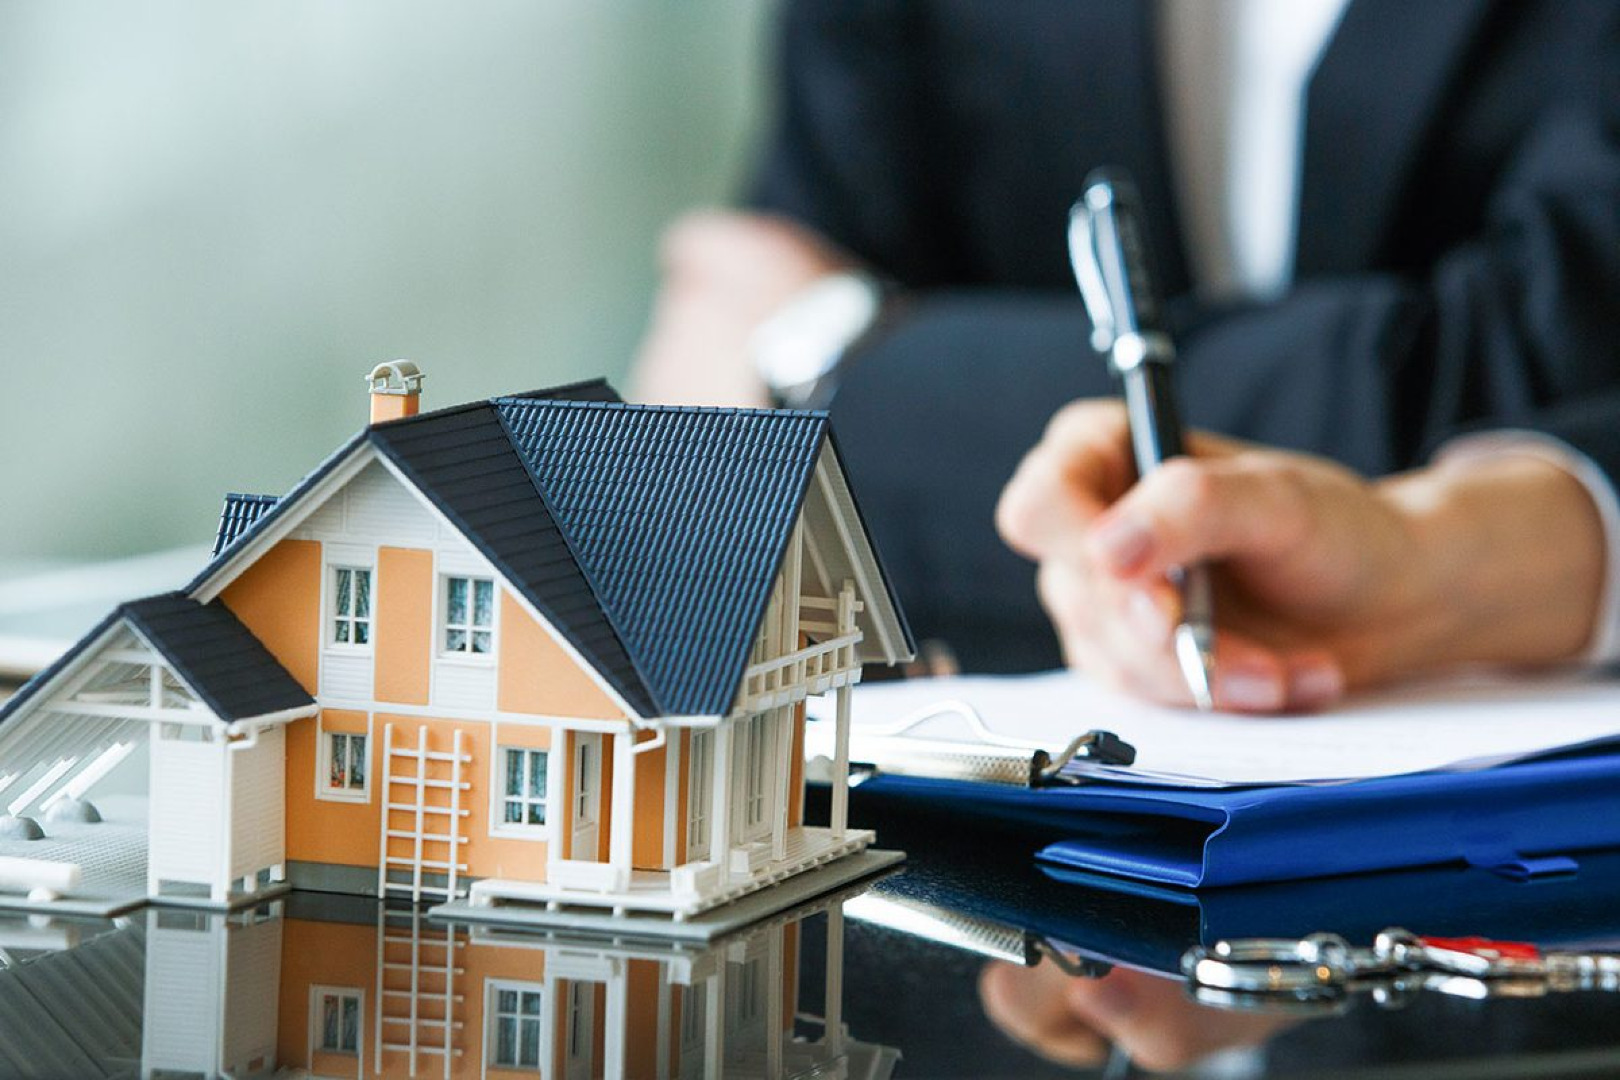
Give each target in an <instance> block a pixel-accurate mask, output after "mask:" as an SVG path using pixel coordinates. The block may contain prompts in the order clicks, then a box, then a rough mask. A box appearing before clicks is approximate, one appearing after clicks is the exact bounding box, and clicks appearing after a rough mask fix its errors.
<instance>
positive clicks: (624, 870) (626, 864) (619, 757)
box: [608, 731, 636, 889]
mask: <svg viewBox="0 0 1620 1080" xmlns="http://www.w3.org/2000/svg"><path fill="white" fill-rule="evenodd" d="M635 741H636V735H635V732H633V731H626V732H622V733H621V734H618V735H615V736H613V802H612V807H613V818H612V820H611V821H609V822H608V862H610V863H612V865H613V869H614V875H615V876H616V877H618V878H619V879H620V882H619V888H621V889H627V888H629V887H630V863H631V860H632V858H633V857H634V852H635V842H636V818H635V813H636V755H635V753H634V750H635Z"/></svg>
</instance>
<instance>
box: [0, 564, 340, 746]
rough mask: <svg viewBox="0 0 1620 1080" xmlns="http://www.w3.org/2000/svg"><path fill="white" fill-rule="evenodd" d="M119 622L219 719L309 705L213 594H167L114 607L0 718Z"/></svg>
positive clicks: (0, 716)
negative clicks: (205, 599) (204, 600)
mask: <svg viewBox="0 0 1620 1080" xmlns="http://www.w3.org/2000/svg"><path fill="white" fill-rule="evenodd" d="M119 622H125V623H128V624H129V625H130V626H131V627H133V628H134V629H135V630H136V632H138V633H139V634H140V635H141V636H142V637H143V638H145V639H146V641H147V642H148V643H149V644H151V646H152V648H154V649H156V650H157V651H158V652H159V653H160V654H162V656H163V658H164V659H165V660H167V661H168V662H169V664H170V665H171V666H172V667H173V668H174V670H175V671H176V672H177V673H178V674H179V675H180V677H181V678H182V679H184V680H185V682H186V685H187V686H189V687H190V688H191V690H192V691H193V692H194V693H195V694H196V695H197V697H198V698H199V699H200V700H201V701H202V703H203V704H205V705H207V706H208V708H209V709H211V710H212V711H213V713H214V715H215V716H217V717H218V718H219V719H220V720H222V721H224V722H226V723H230V722H232V721H236V720H247V719H251V718H253V717H256V716H267V715H269V714H272V713H279V712H287V711H289V710H293V709H302V708H307V707H309V706H312V705H314V704H315V699H314V698H312V697H310V696H309V693H308V691H306V690H305V689H304V688H303V687H302V686H300V685H298V683H297V681H295V680H294V679H293V677H292V676H291V675H289V674H288V673H287V669H286V668H284V667H282V666H281V664H280V663H278V662H277V660H276V658H275V657H273V656H271V655H270V653H269V651H268V650H266V649H265V647H264V646H263V645H262V644H260V642H259V639H258V638H256V637H254V636H253V634H252V632H251V631H249V630H248V628H247V627H245V626H243V625H242V623H241V621H240V620H238V619H237V617H236V616H235V615H234V614H232V613H231V610H230V609H229V608H227V607H226V606H225V605H224V604H222V603H220V602H219V601H217V600H216V601H214V602H212V603H208V604H200V603H198V602H197V601H196V600H193V599H192V598H191V597H189V596H187V595H185V594H184V593H179V592H172V593H161V594H159V595H157V596H149V597H146V598H145V599H143V600H132V601H130V602H128V603H125V604H120V605H118V607H116V608H114V609H113V610H112V612H111V613H109V614H108V615H107V617H106V618H104V619H102V620H101V622H100V623H98V624H97V625H96V627H95V629H93V630H91V631H90V633H88V634H86V635H85V636H84V637H83V638H81V639H80V640H79V642H78V644H76V645H74V647H73V648H71V649H69V650H68V651H67V652H66V653H64V654H63V655H62V656H60V657H58V658H57V659H56V662H55V663H53V664H51V666H50V667H47V668H46V669H45V670H44V671H41V672H40V673H39V674H38V675H35V676H34V677H33V678H32V679H30V680H28V682H27V683H25V684H24V685H23V687H22V689H21V690H19V691H17V693H16V695H15V696H13V697H12V698H11V699H10V700H9V701H7V702H6V703H5V704H4V705H0V724H4V723H5V722H6V720H8V719H10V718H11V717H12V716H14V715H16V714H17V713H18V712H20V711H21V710H22V708H23V706H24V705H26V704H27V703H28V702H29V701H31V700H32V699H33V698H34V697H36V696H37V695H38V694H39V693H40V692H41V691H43V690H44V689H45V688H46V687H47V686H50V685H51V684H53V683H54V682H55V681H56V678H57V676H58V675H60V674H61V673H62V672H64V671H65V670H67V668H69V667H70V666H72V665H73V664H74V662H75V661H77V660H78V659H79V658H80V657H81V656H83V655H84V653H85V652H86V651H87V650H89V649H90V648H91V647H92V646H93V645H95V643H96V642H98V641H99V640H101V639H102V637H103V636H104V635H105V633H106V631H107V630H108V629H110V628H111V627H112V626H114V625H115V624H117V623H119Z"/></svg>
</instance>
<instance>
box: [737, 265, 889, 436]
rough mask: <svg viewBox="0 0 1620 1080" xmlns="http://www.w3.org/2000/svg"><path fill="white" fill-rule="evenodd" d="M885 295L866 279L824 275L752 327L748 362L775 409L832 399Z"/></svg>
mask: <svg viewBox="0 0 1620 1080" xmlns="http://www.w3.org/2000/svg"><path fill="white" fill-rule="evenodd" d="M884 296H885V290H884V288H883V285H882V284H881V283H880V282H879V281H878V280H877V279H876V278H875V277H873V276H872V275H871V274H865V273H860V272H857V271H846V272H842V273H837V274H829V275H827V276H826V277H822V278H819V279H818V280H816V281H815V282H814V283H812V284H810V285H808V286H806V287H805V288H804V289H803V290H801V291H800V292H798V293H797V294H795V295H794V296H793V297H792V298H790V299H789V300H788V301H787V303H785V304H783V305H782V306H781V307H780V308H778V309H777V310H776V311H775V312H773V313H772V314H771V316H770V317H769V318H767V319H766V320H765V321H764V322H762V323H760V324H759V326H758V327H757V328H755V330H754V333H753V335H752V336H751V337H750V338H749V342H748V351H749V354H750V358H751V359H752V360H753V363H754V370H755V371H757V372H758V373H759V375H760V378H762V379H764V380H765V385H766V386H767V387H769V388H770V391H771V395H772V396H773V397H774V398H775V399H776V402H777V404H778V405H780V406H782V407H784V408H789V409H814V408H821V407H823V406H825V405H826V404H827V402H828V401H830V400H831V399H832V393H833V390H834V389H835V388H836V381H837V380H836V376H837V374H838V370H839V366H840V365H841V364H842V363H843V362H844V360H845V358H846V357H848V356H850V355H851V354H852V353H853V352H854V351H855V345H856V344H857V343H858V342H860V341H862V340H863V339H864V338H866V337H867V336H868V335H869V334H870V332H871V331H872V329H873V328H874V327H875V326H876V325H877V323H878V321H879V316H880V315H881V314H882V313H883V309H884Z"/></svg>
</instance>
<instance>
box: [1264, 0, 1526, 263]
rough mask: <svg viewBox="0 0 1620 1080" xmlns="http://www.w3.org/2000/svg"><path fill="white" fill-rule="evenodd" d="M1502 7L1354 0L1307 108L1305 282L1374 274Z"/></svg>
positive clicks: (1482, 1)
mask: <svg viewBox="0 0 1620 1080" xmlns="http://www.w3.org/2000/svg"><path fill="white" fill-rule="evenodd" d="M1495 3H1496V0H1421V2H1417V0H1352V3H1351V4H1350V6H1349V8H1348V9H1347V10H1346V11H1345V13H1344V18H1343V20H1342V21H1341V22H1340V24H1339V27H1338V29H1337V30H1336V31H1335V33H1334V35H1333V38H1332V40H1331V41H1329V43H1328V47H1327V50H1326V51H1325V52H1324V54H1323V56H1322V60H1321V62H1320V64H1319V65H1318V66H1317V69H1316V72H1315V74H1314V75H1313V76H1312V78H1311V82H1310V86H1309V88H1308V90H1307V93H1306V98H1305V136H1304V138H1305V145H1304V154H1303V163H1302V167H1301V170H1302V171H1301V176H1300V204H1299V233H1298V235H1299V249H1298V255H1297V259H1296V263H1295V273H1296V274H1297V275H1298V276H1300V277H1305V276H1308V275H1311V274H1320V273H1344V272H1349V271H1355V270H1361V269H1366V268H1368V267H1370V266H1373V265H1375V264H1376V263H1377V261H1378V260H1379V259H1380V258H1381V257H1383V256H1384V255H1385V254H1386V252H1387V249H1388V245H1389V240H1390V237H1389V236H1388V232H1389V229H1390V228H1391V226H1392V225H1393V223H1394V221H1395V217H1396V215H1397V213H1398V212H1399V209H1400V206H1399V199H1400V195H1399V192H1400V188H1401V185H1402V182H1403V181H1404V180H1405V178H1406V176H1407V174H1408V172H1409V171H1410V169H1411V168H1412V167H1413V165H1414V164H1415V163H1416V162H1417V159H1418V155H1419V154H1420V152H1421V150H1422V145H1423V142H1424V140H1425V139H1426V138H1427V137H1428V135H1429V133H1430V132H1431V131H1432V130H1433V128H1434V125H1435V123H1436V121H1437V120H1438V119H1439V118H1440V114H1441V110H1442V106H1443V104H1444V99H1445V95H1446V91H1447V90H1448V89H1450V87H1451V86H1452V85H1453V82H1454V80H1455V79H1456V77H1457V75H1458V74H1459V72H1460V65H1461V62H1462V61H1463V59H1464V58H1465V56H1466V54H1467V51H1468V47H1469V46H1470V45H1471V44H1472V43H1473V41H1474V40H1475V39H1476V37H1477V35H1478V32H1479V30H1480V28H1481V27H1482V26H1483V25H1484V22H1485V16H1486V15H1487V14H1488V13H1489V11H1490V9H1491V8H1492V7H1493V6H1494V4H1495Z"/></svg>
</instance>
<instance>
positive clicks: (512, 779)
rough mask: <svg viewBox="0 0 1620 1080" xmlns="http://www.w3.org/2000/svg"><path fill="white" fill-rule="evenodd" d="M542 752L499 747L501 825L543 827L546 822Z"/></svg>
mask: <svg viewBox="0 0 1620 1080" xmlns="http://www.w3.org/2000/svg"><path fill="white" fill-rule="evenodd" d="M549 756H550V755H548V754H547V753H546V751H544V750H513V749H508V748H502V750H501V762H502V765H501V767H502V768H503V769H504V770H505V772H506V775H505V776H504V777H502V778H501V823H502V824H504V825H544V824H545V823H546V765H547V762H548V759H549Z"/></svg>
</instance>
